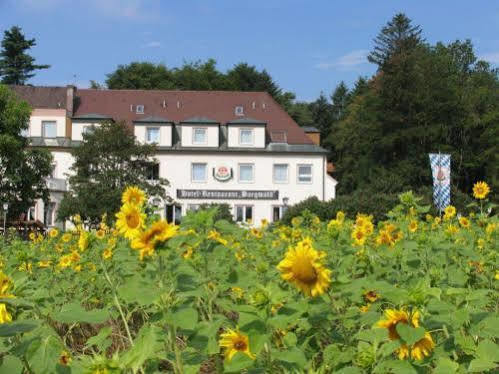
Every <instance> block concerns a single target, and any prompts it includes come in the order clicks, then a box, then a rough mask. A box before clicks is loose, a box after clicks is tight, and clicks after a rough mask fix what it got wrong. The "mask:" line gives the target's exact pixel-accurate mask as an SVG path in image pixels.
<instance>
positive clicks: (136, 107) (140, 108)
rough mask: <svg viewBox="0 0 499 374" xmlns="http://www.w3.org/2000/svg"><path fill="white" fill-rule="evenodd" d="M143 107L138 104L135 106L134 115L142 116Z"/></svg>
mask: <svg viewBox="0 0 499 374" xmlns="http://www.w3.org/2000/svg"><path fill="white" fill-rule="evenodd" d="M144 109H145V107H144V105H143V104H139V105H136V106H135V113H136V114H144Z"/></svg>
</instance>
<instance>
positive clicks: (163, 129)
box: [134, 124, 172, 147]
mask: <svg viewBox="0 0 499 374" xmlns="http://www.w3.org/2000/svg"><path fill="white" fill-rule="evenodd" d="M147 127H159V141H160V143H159V144H158V146H160V147H171V146H172V126H171V125H161V126H159V125H154V124H151V125H148V126H146V125H135V126H134V133H135V138H136V139H137V141H139V142H140V143H145V142H146V128H147Z"/></svg>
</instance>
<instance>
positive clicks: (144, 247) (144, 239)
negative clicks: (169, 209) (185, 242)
mask: <svg viewBox="0 0 499 374" xmlns="http://www.w3.org/2000/svg"><path fill="white" fill-rule="evenodd" d="M177 231H178V226H176V225H171V224H169V223H168V222H166V221H165V220H159V221H156V222H154V223H153V224H152V225H151V227H150V228H149V229H147V230H146V231H143V232H140V233H139V234H138V235H137V236H136V237H135V238H134V239H133V240H132V248H133V249H137V250H139V252H140V259H141V260H142V259H143V258H144V257H148V256H152V255H153V253H154V248H155V247H156V244H157V243H159V242H164V241H166V240H168V239H170V238H172V237H174V236H175V235H176V234H177Z"/></svg>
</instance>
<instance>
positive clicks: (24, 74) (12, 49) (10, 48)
mask: <svg viewBox="0 0 499 374" xmlns="http://www.w3.org/2000/svg"><path fill="white" fill-rule="evenodd" d="M35 45H36V42H35V39H26V38H25V37H24V35H23V33H22V32H21V29H20V28H19V27H17V26H13V27H12V28H11V29H10V30H6V31H5V32H4V38H3V40H2V51H1V52H0V76H1V77H2V83H5V84H17V85H24V84H25V83H26V81H27V80H28V79H30V78H32V77H33V76H34V75H35V74H34V73H33V72H34V71H35V70H39V69H47V68H49V67H50V65H35V58H34V57H32V56H30V55H29V54H27V53H26V51H27V50H29V49H30V48H31V47H33V46H35Z"/></svg>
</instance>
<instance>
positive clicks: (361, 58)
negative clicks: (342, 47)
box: [315, 49, 369, 70]
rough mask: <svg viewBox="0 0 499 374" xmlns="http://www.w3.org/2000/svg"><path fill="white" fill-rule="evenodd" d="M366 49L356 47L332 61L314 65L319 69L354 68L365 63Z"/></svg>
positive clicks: (367, 52)
mask: <svg viewBox="0 0 499 374" xmlns="http://www.w3.org/2000/svg"><path fill="white" fill-rule="evenodd" d="M368 54H369V51H368V50H367V49H358V50H355V51H352V52H350V53H347V54H346V55H343V56H341V57H338V58H337V59H336V60H334V61H332V62H320V63H318V64H316V65H315V68H317V69H321V70H329V69H338V70H355V69H356V68H357V67H358V66H359V65H362V64H365V63H367V55H368Z"/></svg>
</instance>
